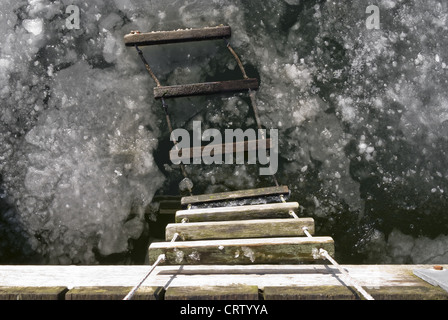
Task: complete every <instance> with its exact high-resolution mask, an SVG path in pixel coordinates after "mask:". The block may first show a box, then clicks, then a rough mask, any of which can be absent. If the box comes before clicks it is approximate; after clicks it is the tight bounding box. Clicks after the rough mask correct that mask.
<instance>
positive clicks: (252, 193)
mask: <svg viewBox="0 0 448 320" xmlns="http://www.w3.org/2000/svg"><path fill="white" fill-rule="evenodd" d="M288 194H289V189H288V187H287V186H279V187H267V188H258V189H248V190H237V191H230V192H220V193H211V194H201V195H197V196H189V197H182V198H181V200H180V203H181V205H182V206H186V205H188V204H199V203H206V202H215V201H224V200H235V199H244V198H257V197H264V196H274V195H288Z"/></svg>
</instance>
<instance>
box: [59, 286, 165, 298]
mask: <svg viewBox="0 0 448 320" xmlns="http://www.w3.org/2000/svg"><path fill="white" fill-rule="evenodd" d="M132 288H133V287H119V286H105V287H98V286H95V287H76V288H73V289H70V290H69V291H68V292H67V293H66V295H65V299H66V300H123V298H124V297H125V296H126V295H127V294H128V293H129V292H130V291H131V290H132ZM163 294H164V290H163V288H162V287H147V286H142V287H140V288H139V289H138V290H137V291H136V292H135V293H134V296H133V297H132V300H161V299H162V298H163Z"/></svg>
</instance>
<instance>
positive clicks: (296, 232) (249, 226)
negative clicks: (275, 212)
mask: <svg viewBox="0 0 448 320" xmlns="http://www.w3.org/2000/svg"><path fill="white" fill-rule="evenodd" d="M303 227H307V228H308V231H309V232H310V233H311V234H313V233H314V220H313V219H312V218H301V219H263V220H240V221H218V222H193V223H170V224H168V225H167V227H166V230H165V231H166V233H165V234H166V238H165V239H166V241H170V240H171V239H172V238H173V236H174V234H175V233H178V234H179V236H180V239H182V240H183V241H189V240H213V239H242V238H269V237H270V238H272V237H300V236H304V235H305V233H304V232H303V230H302V228H303Z"/></svg>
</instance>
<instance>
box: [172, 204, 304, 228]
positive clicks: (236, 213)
mask: <svg viewBox="0 0 448 320" xmlns="http://www.w3.org/2000/svg"><path fill="white" fill-rule="evenodd" d="M298 208H299V203H297V202H285V203H283V202H282V203H267V204H256V205H247V206H231V207H218V208H203V209H190V210H179V211H177V212H176V222H178V223H179V222H182V220H183V219H187V220H188V222H203V221H228V220H249V219H280V218H290V217H291V216H290V214H289V211H291V210H292V211H294V212H295V211H296V210H297V209H298Z"/></svg>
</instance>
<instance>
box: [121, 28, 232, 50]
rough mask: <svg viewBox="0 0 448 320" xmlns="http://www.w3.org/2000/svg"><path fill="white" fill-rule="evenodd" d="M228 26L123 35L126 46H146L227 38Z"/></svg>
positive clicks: (229, 31) (228, 35) (229, 32)
mask: <svg viewBox="0 0 448 320" xmlns="http://www.w3.org/2000/svg"><path fill="white" fill-rule="evenodd" d="M230 36H231V29H230V27H229V26H217V27H208V28H200V29H183V30H172V31H153V32H145V33H139V32H131V33H129V34H127V35H125V36H124V43H125V45H126V46H135V45H139V46H147V45H158V44H167V43H177V42H190V41H203V40H214V39H223V38H229V37H230Z"/></svg>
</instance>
